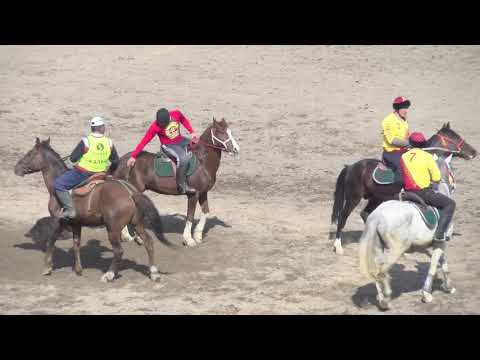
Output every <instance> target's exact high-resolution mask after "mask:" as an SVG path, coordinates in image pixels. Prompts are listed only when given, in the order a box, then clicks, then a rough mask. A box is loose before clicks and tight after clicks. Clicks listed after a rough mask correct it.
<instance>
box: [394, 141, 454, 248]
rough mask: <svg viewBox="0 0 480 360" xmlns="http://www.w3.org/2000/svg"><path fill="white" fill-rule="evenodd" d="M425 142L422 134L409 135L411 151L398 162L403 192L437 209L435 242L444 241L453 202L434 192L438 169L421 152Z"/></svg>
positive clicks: (437, 179) (452, 211)
mask: <svg viewBox="0 0 480 360" xmlns="http://www.w3.org/2000/svg"><path fill="white" fill-rule="evenodd" d="M426 143H427V141H426V140H425V136H423V134H422V133H418V132H414V133H412V134H411V135H410V144H411V145H412V146H413V148H412V149H410V150H409V151H407V152H406V153H404V154H403V155H402V157H401V160H400V167H401V170H402V174H403V181H404V187H405V190H408V191H413V192H415V193H416V194H418V195H419V196H420V197H421V198H422V199H423V200H425V202H426V203H427V204H429V205H431V206H435V207H436V208H438V210H439V212H440V219H439V221H438V226H437V230H436V232H435V236H434V240H435V241H445V240H446V234H445V232H446V231H447V228H448V225H449V224H450V221H451V220H452V217H453V213H454V212H455V200H453V199H452V198H450V197H448V196H446V195H443V194H441V193H439V192H435V191H434V187H437V186H438V185H437V184H438V182H439V181H440V180H441V175H440V169H439V168H438V165H437V163H436V162H435V160H434V159H433V156H432V155H431V154H430V153H428V152H426V151H424V150H422V148H423V147H425V145H426Z"/></svg>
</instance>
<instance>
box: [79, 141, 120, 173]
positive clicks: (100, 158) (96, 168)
mask: <svg viewBox="0 0 480 360" xmlns="http://www.w3.org/2000/svg"><path fill="white" fill-rule="evenodd" d="M87 139H88V151H87V152H86V153H85V154H83V156H82V158H81V159H80V162H79V163H78V166H79V167H81V168H82V169H85V170H87V171H90V172H103V171H106V170H107V169H108V167H109V166H110V162H109V158H110V153H111V152H112V149H111V148H110V139H109V138H107V137H106V136H101V137H96V136H93V135H92V134H90V135H88V138H87Z"/></svg>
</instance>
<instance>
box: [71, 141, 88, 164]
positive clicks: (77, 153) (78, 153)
mask: <svg viewBox="0 0 480 360" xmlns="http://www.w3.org/2000/svg"><path fill="white" fill-rule="evenodd" d="M84 153H85V143H84V142H83V140H80V142H79V143H78V144H77V146H75V149H73V151H72V154H71V155H70V161H71V162H72V163H76V162H77V161H79V160H80V158H81V157H82V156H83V154H84Z"/></svg>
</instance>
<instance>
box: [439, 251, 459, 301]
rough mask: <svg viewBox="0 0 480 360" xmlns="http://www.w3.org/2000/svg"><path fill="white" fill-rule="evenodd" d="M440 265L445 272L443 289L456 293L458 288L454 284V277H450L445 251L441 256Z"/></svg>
mask: <svg viewBox="0 0 480 360" xmlns="http://www.w3.org/2000/svg"><path fill="white" fill-rule="evenodd" d="M440 267H441V269H442V273H443V284H442V290H443V291H445V292H446V293H449V294H454V293H455V292H456V289H455V288H454V287H453V286H452V279H450V271H449V269H448V264H447V254H446V253H445V252H444V253H443V256H442V257H441V258H440Z"/></svg>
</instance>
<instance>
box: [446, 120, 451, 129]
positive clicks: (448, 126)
mask: <svg viewBox="0 0 480 360" xmlns="http://www.w3.org/2000/svg"><path fill="white" fill-rule="evenodd" d="M446 128H447V129H450V121H449V122H447V126H446Z"/></svg>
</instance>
